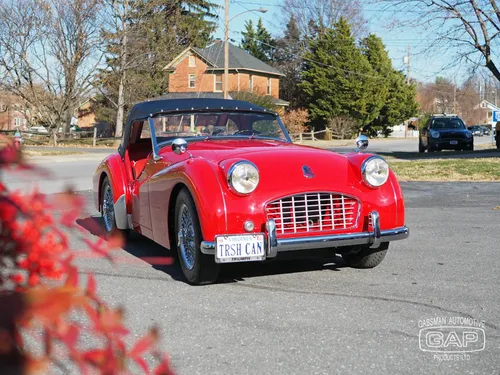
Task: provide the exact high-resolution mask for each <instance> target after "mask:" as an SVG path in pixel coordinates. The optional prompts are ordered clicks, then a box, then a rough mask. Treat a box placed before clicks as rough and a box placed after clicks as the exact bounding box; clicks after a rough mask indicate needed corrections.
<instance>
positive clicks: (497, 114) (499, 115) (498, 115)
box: [493, 111, 500, 122]
mask: <svg viewBox="0 0 500 375" xmlns="http://www.w3.org/2000/svg"><path fill="white" fill-rule="evenodd" d="M498 121H500V111H493V122H498Z"/></svg>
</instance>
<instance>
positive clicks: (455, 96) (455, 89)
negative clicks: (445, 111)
mask: <svg viewBox="0 0 500 375" xmlns="http://www.w3.org/2000/svg"><path fill="white" fill-rule="evenodd" d="M456 113H457V85H456V84H455V83H453V114H456Z"/></svg>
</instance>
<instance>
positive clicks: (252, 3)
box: [234, 1, 422, 13]
mask: <svg viewBox="0 0 500 375" xmlns="http://www.w3.org/2000/svg"><path fill="white" fill-rule="evenodd" d="M234 2H235V3H238V4H240V5H241V4H246V5H256V6H266V7H276V8H282V5H281V4H269V3H259V2H253V1H234ZM294 8H297V9H320V7H311V6H296V7H294ZM330 9H331V10H342V8H334V7H331V8H330ZM363 11H364V12H375V13H387V12H390V13H409V12H408V11H405V10H389V9H365V8H363ZM413 13H422V12H413Z"/></svg>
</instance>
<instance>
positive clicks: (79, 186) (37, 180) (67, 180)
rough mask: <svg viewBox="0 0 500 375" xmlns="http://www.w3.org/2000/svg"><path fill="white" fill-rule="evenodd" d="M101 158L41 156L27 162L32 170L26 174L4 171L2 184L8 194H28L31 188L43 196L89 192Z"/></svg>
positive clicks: (100, 155) (97, 156)
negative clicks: (72, 190) (8, 188)
mask: <svg viewBox="0 0 500 375" xmlns="http://www.w3.org/2000/svg"><path fill="white" fill-rule="evenodd" d="M103 158H104V155H102V154H94V155H88V156H87V155H75V156H71V155H67V156H63V157H61V156H57V157H52V156H43V157H35V158H31V160H32V161H34V163H33V164H32V165H33V166H34V167H35V169H34V170H30V171H11V172H7V171H4V172H3V173H4V175H3V176H2V180H3V181H5V182H6V183H7V185H8V186H9V187H10V189H11V190H19V191H21V192H23V193H29V192H31V191H32V190H33V188H35V187H37V188H38V190H39V191H40V192H42V193H45V194H52V193H58V192H61V191H64V190H65V189H66V188H68V187H72V188H73V189H74V190H88V189H92V176H93V174H94V172H95V170H96V168H97V166H98V165H99V163H100V162H101V160H102V159H103Z"/></svg>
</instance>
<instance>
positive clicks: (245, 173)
mask: <svg viewBox="0 0 500 375" xmlns="http://www.w3.org/2000/svg"><path fill="white" fill-rule="evenodd" d="M259 178H260V177H259V170H258V169H257V167H256V166H255V165H254V164H253V163H250V162H249V161H239V162H236V163H234V164H233V165H232V166H231V168H229V173H228V174H227V181H228V183H229V186H231V188H233V189H234V190H235V191H236V192H237V193H239V194H250V193H251V192H252V191H254V190H255V189H256V188H257V185H258V184H259Z"/></svg>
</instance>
